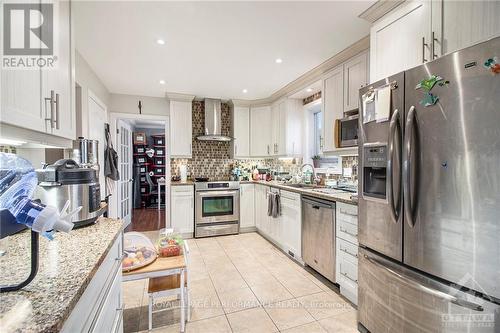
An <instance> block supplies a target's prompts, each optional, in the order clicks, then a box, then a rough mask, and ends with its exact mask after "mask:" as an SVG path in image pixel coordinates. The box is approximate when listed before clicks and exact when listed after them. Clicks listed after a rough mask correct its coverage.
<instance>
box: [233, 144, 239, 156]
mask: <svg viewBox="0 0 500 333" xmlns="http://www.w3.org/2000/svg"><path fill="white" fill-rule="evenodd" d="M234 155H238V145H237V144H234Z"/></svg>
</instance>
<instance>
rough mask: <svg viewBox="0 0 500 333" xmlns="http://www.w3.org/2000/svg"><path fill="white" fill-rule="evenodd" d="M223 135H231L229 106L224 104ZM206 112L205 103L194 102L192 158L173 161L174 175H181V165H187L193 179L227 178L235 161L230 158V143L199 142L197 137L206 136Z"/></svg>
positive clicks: (172, 169) (172, 170) (222, 107)
mask: <svg viewBox="0 0 500 333" xmlns="http://www.w3.org/2000/svg"><path fill="white" fill-rule="evenodd" d="M221 109H222V129H221V131H222V135H227V136H229V135H230V126H231V113H230V109H229V105H228V104H226V103H222V106H221ZM204 117H205V112H204V103H203V101H194V102H193V138H192V140H193V141H192V145H193V146H192V147H193V153H192V158H189V159H172V161H171V172H172V175H179V165H181V164H186V165H187V166H188V172H189V173H190V174H191V176H192V177H209V178H211V179H219V178H227V177H229V174H230V171H231V165H232V163H233V160H232V159H230V158H229V148H230V146H229V145H230V144H229V142H217V141H199V140H196V137H197V136H199V135H203V134H204V128H203V127H204V124H205V120H204Z"/></svg>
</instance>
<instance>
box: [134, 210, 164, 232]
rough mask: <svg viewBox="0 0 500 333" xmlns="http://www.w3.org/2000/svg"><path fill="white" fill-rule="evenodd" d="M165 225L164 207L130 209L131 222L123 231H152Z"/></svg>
mask: <svg viewBox="0 0 500 333" xmlns="http://www.w3.org/2000/svg"><path fill="white" fill-rule="evenodd" d="M164 227H165V209H160V210H158V209H155V208H138V209H132V223H130V225H129V226H128V227H127V228H126V230H125V231H152V230H159V229H161V228H164Z"/></svg>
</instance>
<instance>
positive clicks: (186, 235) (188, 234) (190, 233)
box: [179, 232, 194, 239]
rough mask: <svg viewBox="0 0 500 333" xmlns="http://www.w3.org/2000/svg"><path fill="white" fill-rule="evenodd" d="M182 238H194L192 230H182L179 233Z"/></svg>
mask: <svg viewBox="0 0 500 333" xmlns="http://www.w3.org/2000/svg"><path fill="white" fill-rule="evenodd" d="M179 235H180V236H181V237H182V239H191V238H194V232H184V233H180V234H179Z"/></svg>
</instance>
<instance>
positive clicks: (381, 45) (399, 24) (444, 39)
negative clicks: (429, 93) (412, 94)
mask: <svg viewBox="0 0 500 333" xmlns="http://www.w3.org/2000/svg"><path fill="white" fill-rule="evenodd" d="M498 17H500V2H499V1H447V0H433V1H428V0H414V1H408V2H405V3H403V4H402V5H400V6H398V7H396V8H395V9H394V10H392V11H390V12H389V13H388V14H386V15H385V16H383V17H382V18H381V19H379V20H378V21H376V22H375V23H374V24H373V26H372V28H371V31H370V82H375V81H377V80H380V79H382V78H385V77H387V76H390V75H392V74H395V73H398V72H400V71H404V70H407V69H410V68H412V67H415V66H418V65H420V64H422V63H424V62H427V61H430V60H433V59H436V58H438V57H440V56H442V55H444V54H447V53H450V52H453V51H456V50H459V49H462V48H464V47H468V46H471V45H474V44H476V43H478V42H481V41H484V40H486V39H488V38H492V37H496V36H498V35H500V20H499V19H498Z"/></svg>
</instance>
